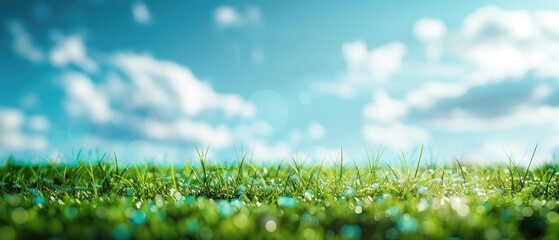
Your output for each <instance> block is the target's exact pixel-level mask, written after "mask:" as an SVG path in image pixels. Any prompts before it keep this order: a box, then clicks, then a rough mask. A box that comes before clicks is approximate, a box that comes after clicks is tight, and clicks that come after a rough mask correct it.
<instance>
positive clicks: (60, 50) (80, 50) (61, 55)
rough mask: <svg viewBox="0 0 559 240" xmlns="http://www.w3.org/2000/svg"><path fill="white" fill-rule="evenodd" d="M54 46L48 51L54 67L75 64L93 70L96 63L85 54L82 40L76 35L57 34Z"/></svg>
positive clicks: (89, 70)
mask: <svg viewBox="0 0 559 240" xmlns="http://www.w3.org/2000/svg"><path fill="white" fill-rule="evenodd" d="M55 38H56V46H55V47H54V48H53V49H52V50H51V52H50V62H51V64H52V65H54V66H56V67H65V66H68V65H70V64H73V65H76V66H78V67H80V68H81V69H83V70H85V71H88V72H95V71H96V70H97V64H96V63H95V62H94V61H93V60H92V59H91V58H90V57H89V56H88V55H87V52H86V48H85V45H84V43H83V40H82V38H81V37H80V36H78V35H72V36H68V37H64V36H60V35H57V36H55Z"/></svg>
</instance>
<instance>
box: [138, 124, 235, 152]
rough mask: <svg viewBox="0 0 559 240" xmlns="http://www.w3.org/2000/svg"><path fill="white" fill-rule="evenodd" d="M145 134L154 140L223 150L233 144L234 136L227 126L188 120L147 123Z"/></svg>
mask: <svg viewBox="0 0 559 240" xmlns="http://www.w3.org/2000/svg"><path fill="white" fill-rule="evenodd" d="M145 131H146V132H145V133H146V134H147V136H149V137H151V138H154V139H160V140H161V139H163V140H173V139H176V140H181V141H192V142H197V143H200V144H202V145H204V146H211V147H212V148H213V149H222V148H225V147H229V146H231V145H232V144H233V136H232V134H231V132H230V130H229V128H228V127H227V126H225V125H220V126H217V127H212V126H211V125H209V124H207V123H204V122H195V121H191V120H189V119H187V118H182V119H179V120H176V121H175V122H171V123H169V122H160V121H154V120H148V121H146V126H145Z"/></svg>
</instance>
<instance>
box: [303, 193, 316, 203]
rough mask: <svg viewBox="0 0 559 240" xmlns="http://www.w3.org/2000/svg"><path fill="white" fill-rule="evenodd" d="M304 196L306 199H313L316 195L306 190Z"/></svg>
mask: <svg viewBox="0 0 559 240" xmlns="http://www.w3.org/2000/svg"><path fill="white" fill-rule="evenodd" d="M303 196H304V197H305V199H307V200H308V201H311V200H312V199H313V197H314V194H313V193H312V192H311V191H310V190H307V191H305V193H304V194H303Z"/></svg>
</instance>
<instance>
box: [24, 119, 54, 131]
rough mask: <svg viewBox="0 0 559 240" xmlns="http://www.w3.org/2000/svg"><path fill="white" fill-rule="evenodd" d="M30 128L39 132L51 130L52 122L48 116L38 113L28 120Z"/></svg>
mask: <svg viewBox="0 0 559 240" xmlns="http://www.w3.org/2000/svg"><path fill="white" fill-rule="evenodd" d="M28 124H29V128H30V129H31V130H33V131H37V132H45V131H48V130H50V123H49V120H48V119H47V117H45V116H42V115H38V116H32V117H30V118H29V120H28Z"/></svg>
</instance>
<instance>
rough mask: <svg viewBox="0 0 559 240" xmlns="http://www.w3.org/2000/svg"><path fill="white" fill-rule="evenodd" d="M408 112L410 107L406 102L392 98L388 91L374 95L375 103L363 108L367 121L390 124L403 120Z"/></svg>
mask: <svg viewBox="0 0 559 240" xmlns="http://www.w3.org/2000/svg"><path fill="white" fill-rule="evenodd" d="M408 110H409V107H408V106H407V105H406V104H405V103H404V102H401V101H398V100H394V99H392V98H390V96H388V94H387V93H386V91H383V90H378V91H376V92H375V93H374V96H373V102H371V103H369V104H367V105H365V107H364V108H363V116H364V117H365V118H366V119H372V120H375V121H378V122H383V123H389V122H393V121H398V120H399V119H401V118H402V117H403V116H405V115H406V114H407V113H408Z"/></svg>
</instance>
